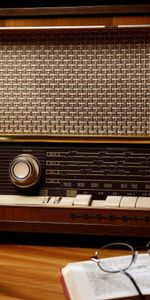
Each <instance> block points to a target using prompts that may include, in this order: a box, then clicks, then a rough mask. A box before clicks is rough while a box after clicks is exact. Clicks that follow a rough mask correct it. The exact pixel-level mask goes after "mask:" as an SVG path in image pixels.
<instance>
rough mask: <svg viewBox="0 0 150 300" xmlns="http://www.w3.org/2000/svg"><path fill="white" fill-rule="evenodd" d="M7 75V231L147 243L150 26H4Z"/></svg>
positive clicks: (3, 215) (3, 195)
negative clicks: (109, 237)
mask: <svg viewBox="0 0 150 300" xmlns="http://www.w3.org/2000/svg"><path fill="white" fill-rule="evenodd" d="M0 67H1V72H0V230H1V231H30V232H32V231H36V232H53V233H72V234H73V233H77V234H95V235H130V236H132V235H134V236H145V237H146V236H149V235H150V98H149V96H150V30H149V26H148V25H147V26H146V25H145V26H120V27H119V26H113V27H110V26H106V27H104V26H82V27H77V26H75V27H73V26H72V27H63V26H62V27H49V28H48V27H41V28H37V27H36V28H31V27H30V28H17V27H16V28H1V29H0Z"/></svg>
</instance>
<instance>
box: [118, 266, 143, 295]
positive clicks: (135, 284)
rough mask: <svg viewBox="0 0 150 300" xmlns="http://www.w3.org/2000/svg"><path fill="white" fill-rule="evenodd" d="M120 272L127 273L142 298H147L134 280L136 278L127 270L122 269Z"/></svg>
mask: <svg viewBox="0 0 150 300" xmlns="http://www.w3.org/2000/svg"><path fill="white" fill-rule="evenodd" d="M120 273H122V274H125V275H126V276H127V277H128V278H129V279H130V280H131V281H132V283H133V285H134V286H135V288H136V290H137V292H138V293H139V296H140V298H141V300H146V298H145V296H144V295H143V294H142V292H141V290H140V288H139V287H138V285H137V283H136V281H135V280H134V278H133V277H132V276H131V275H130V274H129V273H128V272H127V271H125V270H120Z"/></svg>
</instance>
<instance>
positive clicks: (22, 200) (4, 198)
mask: <svg viewBox="0 0 150 300" xmlns="http://www.w3.org/2000/svg"><path fill="white" fill-rule="evenodd" d="M47 200H48V197H47V196H19V195H0V205H18V206H29V205H31V206H36V205H44V204H45V203H47Z"/></svg>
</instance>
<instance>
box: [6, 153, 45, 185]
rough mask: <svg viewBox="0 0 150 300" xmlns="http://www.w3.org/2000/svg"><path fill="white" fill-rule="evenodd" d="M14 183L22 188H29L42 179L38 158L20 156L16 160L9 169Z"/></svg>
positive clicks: (25, 155) (26, 155) (27, 155)
mask: <svg viewBox="0 0 150 300" xmlns="http://www.w3.org/2000/svg"><path fill="white" fill-rule="evenodd" d="M9 174H10V179H11V181H12V183H13V184H14V185H16V186H18V187H21V188H28V187H31V186H33V185H35V184H36V183H37V181H38V180H39V178H40V165H39V162H38V160H37V159H36V157H34V156H32V155H30V154H20V155H18V156H16V157H15V158H14V160H13V161H12V162H11V164H10V169H9Z"/></svg>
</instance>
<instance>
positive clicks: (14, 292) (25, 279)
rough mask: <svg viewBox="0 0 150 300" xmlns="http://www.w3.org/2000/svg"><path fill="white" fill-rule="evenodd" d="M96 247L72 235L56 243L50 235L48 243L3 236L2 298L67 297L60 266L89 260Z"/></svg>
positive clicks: (61, 299) (36, 299)
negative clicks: (72, 237) (73, 239)
mask: <svg viewBox="0 0 150 300" xmlns="http://www.w3.org/2000/svg"><path fill="white" fill-rule="evenodd" d="M39 239H40V238H39ZM87 239H88V237H87ZM66 241H67V242H66ZM69 245H70V246H69ZM94 251H95V247H87V246H86V245H82V246H81V243H79V245H78V244H77V243H76V242H75V243H74V244H72V243H69V237H64V243H63V237H62V238H61V242H60V243H59V241H58V240H57V243H56V241H55V238H54V241H53V236H50V237H48V242H47V243H44V244H42V243H32V240H29V241H28V242H25V243H23V238H22V240H21V242H19V241H17V243H16V241H15V240H13V238H11V242H10V241H9V240H7V241H5V238H3V240H2V239H1V243H0V299H2V300H4V299H7V300H9V299H26V300H48V299H49V300H53V299H54V300H55V299H57V300H65V297H64V293H63V289H62V286H61V283H60V278H59V269H60V267H61V266H64V265H66V264H67V263H69V262H74V261H81V260H87V259H89V258H90V257H91V256H92V255H93V254H94ZM118 254H120V251H118ZM108 255H111V253H108Z"/></svg>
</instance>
